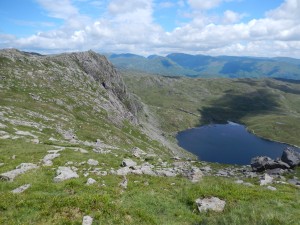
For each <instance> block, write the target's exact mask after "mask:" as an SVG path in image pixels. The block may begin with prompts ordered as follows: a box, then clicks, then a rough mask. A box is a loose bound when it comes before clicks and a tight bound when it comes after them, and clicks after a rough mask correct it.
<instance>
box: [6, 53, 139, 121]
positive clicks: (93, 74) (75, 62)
mask: <svg viewBox="0 0 300 225" xmlns="http://www.w3.org/2000/svg"><path fill="white" fill-rule="evenodd" d="M0 57H1V62H3V63H7V64H8V65H11V67H14V68H13V70H14V71H15V72H17V73H20V72H21V71H20V70H22V72H23V73H22V74H19V75H20V76H22V77H20V79H24V80H28V79H29V80H31V82H33V85H36V86H38V84H37V83H39V85H41V86H42V87H43V88H44V87H45V86H48V87H49V88H50V90H53V91H54V92H56V91H55V90H54V89H55V88H56V87H55V85H56V86H57V85H58V86H60V85H62V88H63V89H64V88H65V91H66V92H67V91H68V87H72V86H73V88H79V90H81V89H84V86H85V87H86V90H84V91H92V90H90V88H91V87H88V86H87V85H88V84H89V83H94V84H92V85H94V86H95V87H94V90H95V91H94V94H97V92H99V91H100V92H101V93H98V95H99V94H100V95H101V96H99V98H95V99H93V101H94V103H93V104H94V107H99V108H103V109H105V110H106V111H107V112H108V117H109V118H111V116H113V118H111V120H112V121H113V122H116V123H119V122H121V121H123V120H124V119H127V120H129V121H131V122H133V123H137V117H136V115H137V109H138V103H137V102H134V101H133V99H132V98H131V96H130V94H129V93H128V92H127V88H126V86H125V84H124V81H123V79H122V77H121V76H120V74H119V73H118V72H117V71H116V70H115V68H114V67H113V65H112V64H111V63H110V62H109V61H108V60H107V59H106V57H105V56H102V55H99V54H97V53H95V52H93V51H87V52H78V53H64V54H59V55H50V56H42V55H38V54H34V53H26V52H21V51H18V50H15V49H10V50H2V51H1V52H0ZM13 64H15V65H13ZM21 68H22V69H21ZM39 80H45V82H43V84H41V83H40V82H39ZM59 80H60V81H61V82H62V83H61V84H58V83H57V81H59ZM84 82H87V83H84ZM96 89H97V90H96ZM61 91H63V90H61ZM32 94H34V93H32ZM66 94H69V93H66ZM76 97H77V96H76V95H74V96H73V100H74V101H75V102H76V101H78V103H80V101H84V99H76ZM86 97H87V98H90V97H91V96H86Z"/></svg>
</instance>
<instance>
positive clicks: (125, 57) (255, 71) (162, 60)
mask: <svg viewBox="0 0 300 225" xmlns="http://www.w3.org/2000/svg"><path fill="white" fill-rule="evenodd" d="M108 57H109V60H111V62H112V63H113V64H114V65H115V66H116V67H117V68H119V69H120V70H129V71H138V72H145V73H152V74H160V75H172V76H191V77H224V78H267V77H273V78H274V77H276V78H288V79H296V80H299V79H300V60H299V59H293V58H280V57H278V58H255V57H232V56H218V57H212V56H206V55H189V54H183V53H173V54H169V55H167V56H166V57H162V56H149V57H147V58H145V57H143V56H138V55H133V54H110V55H108Z"/></svg>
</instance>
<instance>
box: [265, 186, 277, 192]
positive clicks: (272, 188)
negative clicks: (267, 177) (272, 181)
mask: <svg viewBox="0 0 300 225" xmlns="http://www.w3.org/2000/svg"><path fill="white" fill-rule="evenodd" d="M267 188H268V189H269V190H271V191H276V190H277V189H276V187H272V186H268V187H267Z"/></svg>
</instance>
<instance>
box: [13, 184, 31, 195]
mask: <svg viewBox="0 0 300 225" xmlns="http://www.w3.org/2000/svg"><path fill="white" fill-rule="evenodd" d="M30 186H31V185H30V184H25V185H22V186H20V187H18V188H16V189H14V190H12V191H11V192H12V193H14V194H19V193H22V192H24V191H26V190H27V189H28V188H30Z"/></svg>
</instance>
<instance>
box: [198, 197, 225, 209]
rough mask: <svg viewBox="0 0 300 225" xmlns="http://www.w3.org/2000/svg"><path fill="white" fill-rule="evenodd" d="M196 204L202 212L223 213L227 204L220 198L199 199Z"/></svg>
mask: <svg viewBox="0 0 300 225" xmlns="http://www.w3.org/2000/svg"><path fill="white" fill-rule="evenodd" d="M196 204H197V207H198V210H199V211H200V212H207V211H208V210H212V211H215V212H222V211H223V210H224V207H225V205H226V202H225V201H223V200H221V199H219V198H216V197H211V198H204V199H200V198H198V199H197V200H196Z"/></svg>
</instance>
